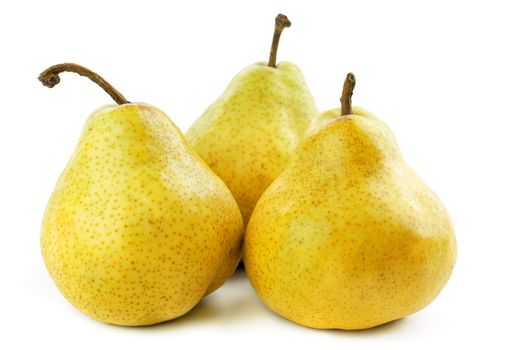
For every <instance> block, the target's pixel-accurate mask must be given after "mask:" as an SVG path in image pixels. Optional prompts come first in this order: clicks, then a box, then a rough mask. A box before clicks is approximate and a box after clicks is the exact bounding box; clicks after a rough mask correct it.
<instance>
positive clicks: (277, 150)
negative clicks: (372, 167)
mask: <svg viewBox="0 0 523 350" xmlns="http://www.w3.org/2000/svg"><path fill="white" fill-rule="evenodd" d="M288 26H290V22H289V20H288V19H287V17H285V16H284V15H281V14H280V15H278V16H277V17H276V27H275V31H274V37H273V45H272V49H271V55H270V59H269V63H268V64H267V63H265V62H262V63H256V64H253V65H251V66H249V67H247V68H245V69H244V70H242V71H241V72H240V73H239V74H238V75H236V76H235V77H234V78H233V79H232V81H231V82H230V84H229V86H228V87H227V89H226V90H225V91H224V92H223V94H222V95H221V96H220V97H219V98H218V100H216V101H215V102H214V103H213V104H212V105H211V106H210V107H209V108H208V109H207V110H206V111H205V112H204V113H203V115H202V116H201V117H200V118H199V119H198V120H197V121H196V122H195V123H194V125H192V126H191V128H190V129H189V130H188V131H187V133H186V137H187V141H188V142H189V144H190V145H191V146H192V147H193V148H194V149H195V150H196V151H197V152H198V153H199V154H200V155H201V156H202V158H203V159H204V160H205V161H206V162H207V164H208V165H209V166H210V167H211V168H212V169H213V170H214V171H215V172H216V174H218V175H219V176H220V177H221V178H222V179H223V180H224V181H225V183H226V184H227V186H228V187H229V189H230V190H231V192H232V194H233V195H234V198H236V201H237V202H238V205H239V206H240V209H241V212H242V215H243V220H244V222H245V223H247V222H248V220H249V217H250V215H251V212H252V210H253V208H254V206H255V205H256V202H257V201H258V198H259V197H260V195H261V194H262V193H263V191H264V190H265V189H266V188H267V186H269V185H270V184H271V182H272V181H273V180H274V179H275V178H276V177H277V176H278V175H279V174H280V173H281V172H282V171H283V169H285V167H286V166H287V164H288V162H289V160H290V158H291V156H292V154H293V153H294V150H295V148H296V146H297V144H298V141H299V139H300V138H301V136H302V135H303V133H304V132H305V130H306V128H307V127H308V125H309V123H310V121H311V120H312V118H313V117H314V116H315V115H317V108H316V105H315V102H314V98H313V97H312V95H311V93H310V92H309V90H308V88H307V84H306V83H305V79H304V78H303V75H302V74H301V72H300V70H299V68H298V67H297V66H295V65H294V64H292V63H289V62H282V63H280V64H278V65H276V64H275V63H276V52H277V48H278V42H279V38H280V35H281V32H282V31H283V28H285V27H288Z"/></svg>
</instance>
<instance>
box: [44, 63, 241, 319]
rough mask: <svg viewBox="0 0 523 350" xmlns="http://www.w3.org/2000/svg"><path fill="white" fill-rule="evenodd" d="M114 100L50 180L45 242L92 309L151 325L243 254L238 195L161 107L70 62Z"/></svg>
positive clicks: (186, 303) (187, 302) (77, 302)
mask: <svg viewBox="0 0 523 350" xmlns="http://www.w3.org/2000/svg"><path fill="white" fill-rule="evenodd" d="M65 70H68V71H74V72H77V73H79V74H81V75H85V76H88V77H89V78H91V79H92V80H93V81H95V82H97V83H98V84H99V85H101V86H102V87H104V89H106V91H108V92H109V93H111V95H112V96H113V98H115V100H116V101H117V102H118V103H120V105H109V106H105V107H102V108H100V109H98V110H96V111H95V112H94V113H93V114H92V115H91V116H90V117H89V119H88V120H87V123H86V125H85V128H84V130H83V132H82V135H81V137H80V140H79V142H78V144H77V147H76V150H75V152H74V153H73V156H72V157H71V159H70V161H69V163H68V165H67V167H66V168H65V170H64V171H63V173H62V174H61V176H60V178H59V179H58V183H57V184H56V188H55V191H54V192H53V194H52V196H51V198H50V200H49V203H48V206H47V209H46V212H45V215H44V219H43V226H42V235H41V248H42V254H43V257H44V260H45V264H46V266H47V268H48V270H49V273H50V275H51V277H52V278H53V280H54V281H55V283H56V285H57V286H58V288H59V290H60V291H61V292H62V293H63V295H64V296H65V297H66V298H67V300H69V301H70V302H71V303H72V304H73V305H74V306H75V307H77V308H78V309H79V310H81V311H82V312H84V313H86V314H87V315H89V316H90V317H92V318H94V319H96V320H99V321H102V322H105V323H110V324H116V325H126V326H141V325H151V324H155V323H159V322H162V321H167V320H170V319H173V318H176V317H179V316H181V315H183V314H185V313H186V312H188V311H189V310H190V309H191V308H192V307H194V306H195V305H196V304H197V303H198V302H199V300H200V299H202V298H203V297H204V295H206V294H209V293H210V292H212V291H213V290H215V289H216V288H218V287H219V286H220V285H222V284H223V283H224V281H225V280H226V279H227V277H228V276H230V275H231V274H232V273H233V272H234V270H235V269H236V266H237V264H238V262H239V259H240V252H241V240H242V234H243V222H242V217H241V213H240V210H239V208H238V206H237V204H236V202H235V200H234V197H233V196H232V194H231V193H230V191H229V190H228V188H227V187H226V185H225V184H224V183H223V181H222V180H221V179H220V178H219V177H218V176H217V175H216V174H214V173H213V172H212V171H211V169H210V168H209V167H208V166H207V165H206V164H205V163H204V162H203V160H202V159H201V158H200V157H199V156H198V155H197V154H196V152H195V151H193V150H192V149H191V147H190V146H188V144H187V143H186V141H185V139H184V137H183V135H182V133H181V132H180V130H178V128H177V127H176V126H175V125H174V123H173V122H172V121H171V120H170V119H169V118H168V117H167V115H165V114H164V113H163V112H162V111H160V110H159V109H157V108H155V107H152V106H150V105H147V104H142V103H128V102H127V100H125V99H124V98H123V96H121V94H119V93H118V92H117V91H116V90H114V88H113V87H112V86H110V85H108V84H107V82H105V81H104V80H103V79H102V78H101V77H99V76H98V75H96V74H95V73H93V72H91V71H89V70H87V69H85V68H83V67H81V66H78V65H74V64H64V65H57V66H53V67H51V68H50V69H48V70H46V71H44V72H43V73H42V74H41V76H40V79H41V81H42V82H43V83H44V85H47V86H49V87H52V86H54V85H55V84H56V83H58V82H59V77H58V73H60V72H62V71H65Z"/></svg>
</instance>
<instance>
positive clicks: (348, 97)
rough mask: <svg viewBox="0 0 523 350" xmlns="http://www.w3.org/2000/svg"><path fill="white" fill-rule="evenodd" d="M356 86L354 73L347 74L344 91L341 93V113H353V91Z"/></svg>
mask: <svg viewBox="0 0 523 350" xmlns="http://www.w3.org/2000/svg"><path fill="white" fill-rule="evenodd" d="M355 86H356V77H355V76H354V74H352V73H349V74H347V78H346V79H345V83H344V84H343V92H342V94H341V98H340V101H341V115H350V114H352V92H353V91H354V87H355Z"/></svg>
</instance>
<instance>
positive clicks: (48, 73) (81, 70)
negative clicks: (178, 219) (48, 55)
mask: <svg viewBox="0 0 523 350" xmlns="http://www.w3.org/2000/svg"><path fill="white" fill-rule="evenodd" d="M62 72H73V73H77V74H79V75H81V76H84V77H87V78H89V79H91V80H92V81H93V82H94V83H96V84H97V85H98V86H100V87H101V88H102V89H104V90H105V92H107V93H108V94H109V95H110V96H111V97H112V98H113V100H114V101H115V102H116V103H118V104H120V105H121V104H125V103H129V101H127V99H126V98H125V97H123V95H122V94H121V93H120V92H119V91H118V90H116V89H115V88H114V87H113V86H112V85H111V84H109V83H108V82H107V80H105V79H104V78H102V77H101V76H99V75H98V74H96V73H95V72H93V71H91V70H89V69H87V68H85V67H82V66H80V65H78V64H76V63H62V64H57V65H54V66H51V67H49V68H47V69H46V70H44V71H43V72H42V73H40V75H39V76H38V80H40V82H41V83H42V84H44V86H47V87H48V88H52V87H54V86H55V85H56V84H58V83H59V82H60V76H59V74H60V73H62Z"/></svg>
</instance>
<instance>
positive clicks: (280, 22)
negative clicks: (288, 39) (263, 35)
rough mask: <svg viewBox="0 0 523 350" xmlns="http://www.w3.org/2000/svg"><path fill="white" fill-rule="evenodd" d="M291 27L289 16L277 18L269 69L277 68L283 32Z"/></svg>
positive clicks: (280, 15)
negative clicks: (277, 55)
mask: <svg viewBox="0 0 523 350" xmlns="http://www.w3.org/2000/svg"><path fill="white" fill-rule="evenodd" d="M290 26H291V21H289V19H288V18H287V16H285V15H282V14H281V13H280V14H279V15H278V16H276V20H275V25H274V35H273V36H272V46H271V56H270V57H269V64H268V66H269V67H272V68H276V54H277V53H278V44H279V43H280V36H281V32H283V30H284V29H285V28H287V27H290Z"/></svg>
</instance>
